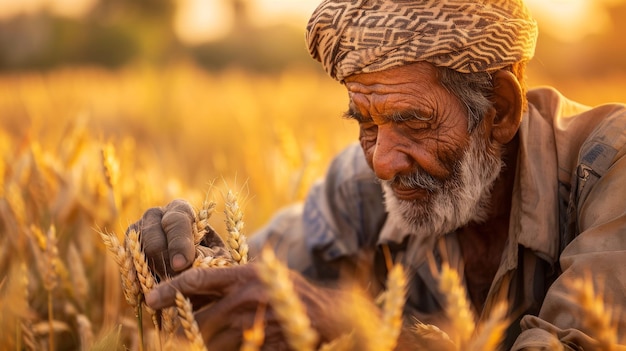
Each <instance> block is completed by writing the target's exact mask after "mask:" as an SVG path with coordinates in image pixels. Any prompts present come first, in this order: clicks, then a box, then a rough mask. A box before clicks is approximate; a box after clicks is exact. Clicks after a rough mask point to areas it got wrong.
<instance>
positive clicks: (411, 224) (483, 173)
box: [381, 130, 503, 241]
mask: <svg viewBox="0 0 626 351" xmlns="http://www.w3.org/2000/svg"><path fill="white" fill-rule="evenodd" d="M481 134H482V132H481V131H480V130H476V131H475V132H474V133H473V135H472V136H471V137H470V138H471V140H470V145H469V147H468V149H467V150H466V151H465V152H464V154H463V156H462V158H461V160H460V161H458V162H457V164H456V165H455V167H454V171H453V172H454V173H453V174H452V175H451V177H450V178H449V179H446V180H444V181H440V180H436V179H434V178H432V177H431V176H430V175H428V174H425V173H424V172H423V171H416V173H415V174H414V175H413V177H411V178H412V180H404V184H405V185H409V184H411V183H412V184H413V186H414V187H415V186H417V187H421V188H425V189H429V191H430V192H431V194H430V196H429V197H428V199H427V200H426V201H419V200H417V201H407V200H400V199H398V198H396V196H395V194H394V192H393V190H392V189H391V185H390V184H391V183H392V182H393V181H381V182H382V186H383V191H384V195H385V207H386V210H387V212H388V216H389V218H388V220H391V221H394V222H395V223H397V225H399V226H400V227H401V228H406V229H408V230H410V232H411V234H412V235H415V236H417V237H419V238H418V240H420V241H421V240H423V239H426V238H428V237H440V236H443V235H445V234H447V233H450V232H452V231H453V230H455V229H458V228H460V227H462V226H464V225H466V224H468V223H469V222H470V221H475V222H478V223H480V222H483V221H484V220H486V219H487V216H488V215H489V210H490V201H489V197H490V195H491V189H492V188H493V184H494V182H495V180H496V178H497V177H498V175H499V174H500V170H501V169H502V167H503V162H502V160H501V159H500V158H499V157H498V156H496V155H494V154H495V153H490V150H488V148H489V146H488V145H486V141H485V140H486V138H484V137H483V136H482V135H481Z"/></svg>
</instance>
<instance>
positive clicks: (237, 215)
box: [224, 190, 248, 264]
mask: <svg viewBox="0 0 626 351" xmlns="http://www.w3.org/2000/svg"><path fill="white" fill-rule="evenodd" d="M224 213H225V214H226V229H227V231H228V239H226V244H228V246H229V248H230V254H231V255H232V256H233V259H234V260H235V262H236V263H238V264H245V263H247V262H248V242H247V241H246V236H245V235H244V234H243V233H242V230H243V225H244V223H243V212H242V211H241V209H240V208H239V204H238V202H237V196H236V195H235V194H233V192H232V191H230V190H229V191H228V193H227V194H226V209H225V210H224Z"/></svg>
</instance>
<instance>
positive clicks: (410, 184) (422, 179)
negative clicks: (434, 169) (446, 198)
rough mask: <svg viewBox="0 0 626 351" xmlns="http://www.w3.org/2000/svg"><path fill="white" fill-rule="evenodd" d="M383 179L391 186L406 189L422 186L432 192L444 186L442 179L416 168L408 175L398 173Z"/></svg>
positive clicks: (421, 187)
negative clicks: (390, 177)
mask: <svg viewBox="0 0 626 351" xmlns="http://www.w3.org/2000/svg"><path fill="white" fill-rule="evenodd" d="M381 181H382V182H383V183H385V184H387V185H388V186H391V187H399V188H405V189H406V188H408V189H416V188H420V189H425V190H427V191H429V192H431V193H433V192H435V191H437V190H440V189H441V188H442V187H443V182H442V181H440V180H439V179H437V178H435V177H433V176H431V175H430V174H428V173H426V172H424V171H420V170H416V171H414V172H413V173H411V174H406V175H400V174H396V175H395V176H394V177H393V178H392V179H389V180H381Z"/></svg>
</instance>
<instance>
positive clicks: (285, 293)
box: [258, 247, 317, 351]
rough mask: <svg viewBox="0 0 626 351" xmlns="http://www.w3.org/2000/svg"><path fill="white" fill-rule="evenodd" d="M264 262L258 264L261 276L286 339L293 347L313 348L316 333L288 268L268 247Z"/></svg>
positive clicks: (304, 350) (263, 253)
mask: <svg viewBox="0 0 626 351" xmlns="http://www.w3.org/2000/svg"><path fill="white" fill-rule="evenodd" d="M261 262H262V264H261V265H260V266H259V267H258V274H259V278H260V279H261V281H262V282H263V284H264V285H265V287H266V289H267V293H268V295H269V302H270V305H271V306H272V309H273V310H274V313H276V318H278V320H279V321H280V323H281V324H282V326H283V332H284V334H285V338H286V339H287V342H288V343H289V345H290V346H291V348H292V349H294V350H299V351H309V350H314V349H315V345H316V342H317V333H316V332H315V330H313V328H311V322H310V320H309V317H308V315H307V314H306V309H305V308H304V305H303V304H302V302H301V301H300V300H299V299H298V295H297V294H296V292H295V290H294V286H293V282H292V281H291V279H290V278H289V271H288V269H287V268H286V267H285V266H284V265H283V264H282V263H280V262H279V261H278V259H277V258H276V256H274V252H273V251H272V249H270V248H269V247H265V248H264V249H263V251H262V252H261Z"/></svg>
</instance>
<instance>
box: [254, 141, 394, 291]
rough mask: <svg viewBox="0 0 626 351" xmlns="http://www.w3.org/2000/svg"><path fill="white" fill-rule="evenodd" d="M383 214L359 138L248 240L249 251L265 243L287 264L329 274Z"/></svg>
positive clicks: (373, 232)
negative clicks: (297, 201)
mask: <svg viewBox="0 0 626 351" xmlns="http://www.w3.org/2000/svg"><path fill="white" fill-rule="evenodd" d="M385 217H386V213H385V209H384V204H383V196H382V190H381V187H380V184H379V183H378V181H377V180H376V177H375V176H374V174H373V172H372V171H371V169H370V168H369V166H368V165H367V163H366V162H365V158H364V156H363V152H362V150H361V148H360V146H359V145H358V144H354V145H351V146H349V147H348V148H346V149H345V150H343V151H342V152H341V153H340V154H339V155H338V156H337V157H336V158H335V159H334V160H333V162H332V163H331V165H330V167H329V170H328V172H327V174H326V176H325V178H324V179H323V180H321V181H319V182H317V183H316V184H314V185H313V187H312V188H311V190H310V191H309V193H308V195H307V198H306V200H305V202H304V204H301V205H294V206H291V207H288V208H286V209H284V210H282V211H280V212H279V213H278V214H277V215H276V216H275V217H274V218H273V219H272V220H271V221H270V223H269V224H268V225H267V226H265V227H264V228H262V229H261V230H260V231H259V232H257V233H255V234H254V235H253V236H252V238H251V240H250V247H251V254H252V256H254V255H255V253H256V252H258V250H259V249H260V248H261V247H262V246H263V245H265V244H269V245H271V246H272V247H273V248H274V250H275V252H276V253H277V255H278V257H280V258H282V259H283V260H285V261H286V262H287V264H288V265H289V266H290V268H292V269H295V270H298V271H300V272H302V273H303V274H305V275H307V276H309V277H311V278H317V279H327V278H332V277H333V275H336V274H337V272H336V269H338V268H337V265H336V264H334V263H336V262H337V261H340V260H342V259H349V258H350V257H353V256H354V255H356V254H357V252H358V251H359V250H360V249H362V248H364V247H374V246H375V244H376V241H377V238H378V233H379V231H380V228H381V227H382V225H383V223H384V220H385Z"/></svg>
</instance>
